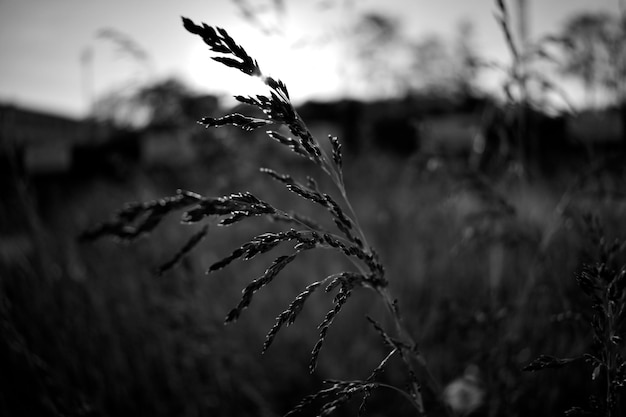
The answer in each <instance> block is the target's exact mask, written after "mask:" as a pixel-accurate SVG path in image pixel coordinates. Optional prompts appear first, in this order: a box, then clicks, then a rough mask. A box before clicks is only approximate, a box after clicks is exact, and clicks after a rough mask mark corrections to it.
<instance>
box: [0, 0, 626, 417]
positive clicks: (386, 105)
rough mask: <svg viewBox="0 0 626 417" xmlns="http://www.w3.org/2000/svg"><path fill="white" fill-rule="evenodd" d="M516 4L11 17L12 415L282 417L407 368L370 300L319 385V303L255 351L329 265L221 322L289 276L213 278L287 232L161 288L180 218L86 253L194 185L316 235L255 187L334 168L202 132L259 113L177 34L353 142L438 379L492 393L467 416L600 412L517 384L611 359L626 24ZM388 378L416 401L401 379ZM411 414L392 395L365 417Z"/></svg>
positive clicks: (366, 210)
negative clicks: (260, 203) (263, 205)
mask: <svg viewBox="0 0 626 417" xmlns="http://www.w3.org/2000/svg"><path fill="white" fill-rule="evenodd" d="M502 5H503V6H505V9H503V8H502ZM502 5H499V4H498V2H497V1H490V0H477V1H471V2H470V1H460V0H440V1H437V2H426V1H416V0H387V1H384V2H383V1H376V0H369V1H368V0H361V1H356V0H334V1H333V0H309V1H303V0H294V1H284V0H283V1H281V0H273V1H269V0H267V1H260V0H212V1H192V0H183V1H178V2H161V3H159V4H152V5H150V4H148V3H146V2H139V1H124V2H122V1H119V0H109V1H107V2H103V1H94V2H83V1H78V0H62V1H58V2H42V1H35V0H25V1H19V2H17V1H11V0H0V57H1V60H0V185H1V187H2V188H1V189H2V196H1V197H0V334H1V337H0V384H1V386H2V389H0V415H7V416H32V415H53V416H75V415H76V416H79V415H80V416H84V415H88V416H110V415H111V416H112V415H116V416H119V415H135V416H140V415H141V416H143V415H150V416H173V415H176V416H207V415H210V416H216V417H219V416H235V415H237V416H268V417H269V416H279V415H283V414H284V413H286V412H287V411H288V410H290V409H291V408H292V407H293V406H295V405H296V404H297V403H298V401H299V400H300V399H301V398H302V397H304V396H305V395H307V394H311V393H313V392H315V391H317V390H319V389H320V388H321V387H322V381H323V380H325V379H329V378H345V379H363V378H366V377H367V376H368V375H369V373H370V371H371V370H372V369H373V368H375V367H376V366H377V365H378V363H379V362H380V360H381V359H382V358H383V357H384V356H385V355H386V348H385V346H383V345H382V344H381V343H380V341H379V339H378V336H377V335H376V334H374V332H372V329H371V326H369V324H368V323H367V321H366V320H365V315H366V314H368V315H371V316H374V317H376V318H377V319H380V320H381V321H383V322H384V317H385V310H384V306H382V305H381V304H380V303H379V302H378V301H377V300H376V298H375V297H374V296H373V294H369V293H368V292H366V291H363V292H361V293H357V294H356V295H355V296H354V300H352V301H351V302H350V303H348V305H347V306H346V308H345V311H342V313H341V314H340V316H339V318H338V319H337V321H336V323H335V324H334V326H333V327H332V328H331V329H330V331H329V335H328V339H327V341H326V345H325V347H324V349H323V351H322V353H321V358H320V365H319V367H318V370H317V371H316V372H315V373H314V374H312V375H309V373H308V370H307V365H308V361H309V353H310V351H311V349H312V347H313V345H314V344H315V342H316V340H317V334H318V330H317V329H316V326H317V325H318V324H319V323H320V322H321V321H322V320H323V318H324V315H325V313H326V312H327V311H328V310H329V309H330V308H331V307H332V302H331V301H332V300H331V299H330V298H331V297H327V296H326V297H325V296H324V295H323V294H319V295H316V296H313V297H312V298H311V300H310V301H309V302H308V303H307V305H306V307H305V309H304V311H303V312H302V313H301V315H300V316H299V318H298V320H297V322H296V323H295V324H294V325H293V326H291V327H290V328H289V329H286V330H283V331H282V332H281V334H279V336H278V337H277V340H276V342H275V343H274V345H273V346H272V348H271V349H270V350H269V351H268V352H267V353H265V354H264V355H261V354H260V351H261V347H262V345H263V340H264V337H265V334H266V333H267V332H268V330H269V329H270V328H271V326H272V325H273V323H274V319H275V317H276V316H277V315H278V314H279V313H280V312H281V311H282V310H283V309H285V308H286V307H287V306H288V305H289V303H290V302H291V301H292V300H293V298H294V297H295V296H296V295H297V294H298V293H300V292H301V291H302V290H303V289H304V287H305V286H306V285H307V284H309V283H311V282H313V281H315V280H318V279H321V278H323V277H325V276H327V275H329V274H332V273H335V272H339V271H341V270H342V268H345V264H344V262H343V260H342V259H341V258H340V257H333V256H332V255H328V254H326V253H312V254H307V255H306V256H303V257H302V258H301V259H299V260H298V262H299V264H298V265H297V266H291V267H289V268H287V269H286V270H285V271H284V272H283V275H284V276H281V277H279V281H280V282H276V283H273V284H272V286H270V287H269V288H265V289H264V290H263V291H261V292H260V293H259V295H258V296H257V297H256V298H255V302H254V303H253V304H252V306H251V308H250V309H249V310H248V311H246V312H245V313H244V314H243V316H242V318H241V319H240V320H239V321H238V322H237V323H236V324H234V325H229V326H224V325H223V319H224V317H225V315H226V314H227V313H228V311H229V310H230V309H231V308H232V307H233V306H235V305H236V303H237V302H238V301H239V297H240V292H241V289H242V288H243V287H244V286H245V285H247V283H248V282H250V281H251V280H252V279H254V278H256V277H257V276H259V274H261V273H262V272H263V271H264V269H265V268H266V267H267V266H268V265H269V264H270V263H271V261H272V260H273V257H272V255H269V256H268V255H265V256H262V257H259V259H256V258H255V259H254V260H251V261H247V262H240V263H236V264H234V265H232V266H231V267H229V268H227V269H226V270H225V271H220V272H219V273H215V274H212V275H210V276H206V275H205V273H204V272H205V271H206V269H207V268H208V267H209V266H210V265H211V264H213V263H214V262H216V261H217V260H219V259H221V258H223V257H224V256H227V255H228V254H230V253H231V251H232V250H234V249H235V248H237V247H239V246H240V245H241V244H243V243H245V242H247V241H248V240H249V239H250V238H252V237H253V236H256V235H257V234H259V233H262V232H266V231H277V230H281V228H284V227H285V226H284V225H281V224H278V223H268V222H266V221H263V220H262V219H255V220H251V221H249V222H247V223H246V222H244V223H242V224H237V225H234V226H232V227H230V228H218V227H214V228H211V229H210V231H209V233H208V235H207V238H206V239H205V240H204V242H203V243H202V244H201V245H200V246H198V247H197V248H196V249H195V250H194V251H193V252H192V253H191V254H190V255H189V256H188V257H187V258H185V259H184V260H183V262H182V263H181V265H179V266H178V267H177V268H176V269H174V270H172V271H170V272H168V273H166V274H164V275H162V276H155V274H154V268H155V267H157V266H158V265H160V264H161V263H163V261H164V260H166V259H168V258H169V257H171V256H172V255H173V254H174V253H176V251H178V249H179V248H180V247H181V246H183V245H184V244H185V242H186V241H187V239H189V237H190V236H192V235H193V234H194V233H195V232H197V231H198V229H196V228H194V227H193V226H189V225H181V224H180V219H179V218H176V217H171V218H168V219H167V220H166V221H165V222H164V224H162V225H161V226H160V227H159V228H158V229H157V230H156V231H154V232H153V233H152V234H151V235H150V236H147V237H144V238H142V239H140V240H138V241H137V242H134V243H132V244H128V243H124V242H116V241H113V240H108V239H102V240H99V241H96V242H90V243H83V242H79V241H78V236H79V235H80V233H81V232H83V231H85V230H86V229H88V228H90V227H93V226H94V225H96V224H97V223H99V222H102V221H105V220H107V219H109V218H110V217H111V216H112V215H113V213H115V211H116V210H118V209H120V208H121V207H123V206H124V204H125V203H127V202H130V201H147V200H152V199H156V198H161V197H164V196H171V195H174V194H175V192H176V190H177V189H179V188H182V189H186V190H191V191H194V192H198V193H200V194H202V195H206V196H220V195H225V194H230V193H232V192H238V191H250V192H252V193H253V194H255V195H257V196H258V197H260V198H262V199H264V200H266V201H269V202H271V203H272V204H273V205H275V206H276V207H280V208H284V209H286V210H289V209H291V210H297V211H300V212H303V213H309V214H311V215H315V212H314V211H313V212H312V211H311V208H310V207H309V204H307V202H306V201H302V200H301V199H298V198H295V197H293V195H290V194H289V193H288V192H286V191H285V190H283V189H281V187H280V186H277V184H275V183H273V182H272V181H271V180H268V179H266V178H265V177H264V176H261V175H260V174H259V173H258V168H259V167H261V166H266V167H270V168H273V169H276V170H277V171H279V172H289V173H290V174H292V175H293V176H294V177H296V178H305V177H306V175H314V176H316V175H317V174H318V173H317V172H316V171H315V169H314V167H312V166H310V165H309V164H306V163H303V162H302V160H301V159H299V158H297V157H295V156H294V155H292V154H290V153H289V152H287V151H286V150H285V149H283V148H281V147H280V145H278V144H277V143H274V142H273V141H270V140H268V139H267V137H265V136H264V134H262V133H256V132H255V133H242V131H240V130H237V129H236V128H232V129H231V128H222V129H213V130H206V129H204V128H203V127H202V126H200V125H198V124H197V123H196V121H197V120H198V119H200V118H202V117H205V116H212V117H216V116H222V115H224V114H228V113H231V112H241V113H244V114H250V112H251V109H250V108H248V107H247V106H244V105H241V104H237V102H236V101H235V100H233V99H232V95H234V94H241V95H249V94H257V93H266V91H265V90H264V89H263V88H264V87H263V85H262V84H261V83H259V82H258V80H254V79H250V78H248V77H246V76H245V75H243V74H241V73H239V72H238V71H236V70H233V69H229V68H225V67H223V66H221V65H220V64H219V63H216V62H215V61H212V60H211V56H212V55H211V53H210V52H209V51H208V48H207V47H206V45H204V44H203V43H202V41H201V39H199V38H197V37H196V36H194V35H191V34H190V33H188V32H186V31H185V30H184V28H183V26H182V22H181V19H180V17H181V16H185V17H188V18H191V19H192V20H194V21H195V22H196V23H199V22H206V23H207V24H209V25H214V26H220V27H224V28H226V29H227V30H228V32H229V33H230V34H231V35H232V36H233V37H234V38H235V40H236V41H237V42H238V43H240V44H241V45H243V46H244V48H245V49H246V50H247V51H248V53H249V54H250V55H252V56H253V57H255V58H256V59H257V60H258V61H259V64H260V67H261V68H262V70H263V71H264V72H266V73H267V74H271V75H274V76H275V77H277V78H280V79H281V80H283V81H284V82H285V83H286V84H287V86H288V88H289V91H290V93H291V95H292V97H293V99H294V102H295V104H297V106H298V110H299V112H300V114H301V116H302V117H303V119H304V120H305V121H306V123H307V125H308V126H309V128H310V129H311V131H312V132H313V133H314V135H315V136H316V137H317V138H318V139H319V140H324V138H325V137H326V136H327V135H328V134H333V135H336V136H338V137H339V140H340V141H341V142H342V143H343V146H344V155H345V163H344V166H345V168H344V170H345V178H346V184H347V189H348V192H349V196H350V198H351V201H352V205H353V206H354V208H355V211H356V212H357V214H358V216H359V219H360V223H361V225H362V227H363V229H364V230H365V233H366V235H367V236H368V239H369V240H370V243H371V244H372V245H373V246H374V247H375V248H376V249H377V250H378V252H379V253H380V255H381V259H382V261H383V263H384V264H385V266H386V268H387V276H388V278H389V280H390V282H391V288H392V292H393V293H394V294H395V295H396V296H398V298H399V302H400V306H402V308H403V310H404V312H405V314H406V316H407V321H408V323H409V327H410V329H411V331H412V332H413V335H414V336H415V338H416V339H417V340H418V341H419V342H420V344H421V348H422V350H423V352H424V355H425V356H426V358H427V360H428V362H429V365H430V367H431V370H432V372H433V375H434V376H435V378H436V379H437V380H438V381H440V382H441V384H442V386H446V385H447V384H449V383H452V382H453V381H455V380H458V378H463V376H464V375H465V380H466V381H467V380H471V381H472V383H473V384H477V386H478V387H479V388H480V390H481V391H482V392H484V393H485V395H484V397H483V401H482V404H481V406H480V407H479V408H477V409H476V410H473V411H472V413H471V415H489V416H500V415H506V416H517V415H519V416H522V415H524V416H525V415H536V416H544V415H545V416H548V415H550V416H551V415H558V414H561V413H563V412H564V411H565V410H567V409H569V408H570V407H572V406H581V407H585V406H587V403H588V400H587V399H588V397H589V395H591V394H594V393H596V391H597V387H595V385H594V381H592V380H591V372H592V369H591V368H590V367H589V366H587V365H585V364H582V363H581V364H580V366H573V367H570V368H567V369H560V370H554V371H547V372H543V373H536V374H535V373H525V372H522V371H521V368H522V367H523V366H525V365H526V364H527V363H528V362H530V361H531V360H532V359H534V358H535V357H537V356H538V355H540V354H551V355H555V356H559V357H572V356H576V355H579V354H581V353H583V352H586V351H588V349H589V348H590V346H591V344H592V334H591V330H590V326H589V323H588V318H589V316H590V314H591V311H590V308H589V306H588V302H587V299H586V298H585V296H584V294H583V293H582V292H581V291H580V290H579V289H578V287H577V285H576V281H575V279H574V273H575V272H576V271H579V270H580V268H581V266H582V265H583V264H584V263H585V262H591V261H593V260H594V259H595V258H596V257H597V255H598V248H597V245H595V244H594V242H593V239H591V236H590V235H591V233H590V231H589V227H588V224H587V223H586V222H585V220H584V218H585V216H586V215H593V216H595V218H597V219H598V222H599V224H601V225H602V226H603V236H604V239H605V240H606V241H609V240H611V239H614V238H618V237H621V238H624V237H625V235H626V218H625V216H624V214H625V213H626V164H625V163H624V156H625V150H626V128H625V126H626V85H625V84H626V82H625V81H626V44H625V40H626V23H625V22H626V8H625V7H626V4H625V2H624V1H621V0H546V1H538V0H508V1H504V2H503V3H502ZM316 178H318V181H319V182H320V184H321V185H322V186H328V185H329V183H328V181H327V180H324V179H323V178H322V177H319V176H317V177H316ZM318 214H319V213H318ZM620 256H621V258H620V259H618V260H621V261H622V262H623V261H624V254H621V255H620ZM468 375H469V376H471V378H469V377H468ZM383 378H384V379H385V381H388V382H389V383H393V384H396V385H398V386H400V387H402V386H404V384H406V377H405V375H404V374H403V372H402V367H401V366H400V364H399V363H392V364H391V365H390V367H389V370H388V372H386V373H385V375H384V377H383ZM358 403H359V401H356V404H354V405H353V407H352V406H349V407H348V408H347V409H346V410H343V412H345V413H346V414H345V415H356V413H357V409H358V405H359V404H358ZM351 407H352V408H351ZM410 412H411V410H410V408H409V405H408V404H405V403H403V399H402V398H401V397H399V396H397V395H396V394H394V393H393V392H392V393H387V392H383V391H381V392H374V393H373V395H372V399H371V401H370V407H369V409H368V411H367V412H366V415H372V416H376V415H381V416H382V415H410V414H409V413H410Z"/></svg>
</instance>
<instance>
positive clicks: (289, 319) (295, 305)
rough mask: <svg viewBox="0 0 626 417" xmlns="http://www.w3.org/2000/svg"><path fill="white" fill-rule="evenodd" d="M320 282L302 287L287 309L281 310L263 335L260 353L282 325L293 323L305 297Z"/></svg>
mask: <svg viewBox="0 0 626 417" xmlns="http://www.w3.org/2000/svg"><path fill="white" fill-rule="evenodd" d="M321 284H322V281H316V282H314V283H312V284H310V285H308V286H307V287H306V288H305V289H304V291H302V292H301V293H300V294H298V296H297V297H296V298H295V299H294V300H293V301H292V302H291V304H289V307H287V310H285V311H283V312H282V313H280V314H279V315H278V317H276V322H275V323H274V326H272V328H271V329H270V331H269V332H268V333H267V336H265V342H264V343H263V350H262V353H265V352H266V351H267V349H269V347H270V346H271V344H272V342H273V341H274V338H275V337H276V335H277V334H278V332H279V331H280V329H281V327H282V326H283V325H285V326H290V325H291V324H293V322H294V321H295V320H296V318H297V317H298V314H300V311H302V308H303V307H304V303H305V302H306V300H307V298H309V296H310V295H311V294H313V292H315V290H316V289H317V288H318V287H319V286H320V285H321Z"/></svg>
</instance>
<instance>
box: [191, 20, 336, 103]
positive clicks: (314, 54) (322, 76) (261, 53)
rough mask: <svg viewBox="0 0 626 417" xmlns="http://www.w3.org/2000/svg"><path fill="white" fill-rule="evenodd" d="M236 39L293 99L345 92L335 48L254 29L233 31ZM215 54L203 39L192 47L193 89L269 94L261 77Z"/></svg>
mask: <svg viewBox="0 0 626 417" xmlns="http://www.w3.org/2000/svg"><path fill="white" fill-rule="evenodd" d="M229 33H230V34H231V36H233V38H234V39H235V41H237V42H238V43H239V44H240V45H242V46H243V47H244V48H245V49H246V51H247V52H248V53H249V54H250V56H252V57H253V58H255V59H256V60H257V61H258V63H259V66H260V67H261V70H262V71H263V75H265V76H271V77H273V78H276V79H280V80H282V81H283V82H284V83H285V84H286V85H287V87H288V89H289V93H290V95H291V98H292V100H293V101H294V102H302V101H305V100H308V99H314V98H315V99H325V98H331V97H335V96H339V95H341V94H342V93H345V91H344V90H342V83H341V80H340V78H341V77H340V75H339V74H338V73H337V66H338V60H337V58H338V55H339V54H338V53H337V52H336V48H334V49H333V48H329V49H330V50H324V51H322V50H319V49H315V50H314V49H311V48H298V47H294V46H293V45H290V43H289V41H287V40H286V39H285V38H283V37H280V36H265V35H263V34H260V33H258V32H257V31H255V30H254V29H247V30H245V29H244V30H240V31H232V32H230V31H229ZM212 56H215V54H214V53H213V52H211V51H210V50H209V49H208V47H207V46H206V45H205V44H204V43H202V42H195V43H194V44H193V46H192V47H191V48H190V50H189V64H188V66H187V71H186V74H185V75H186V77H188V79H189V80H190V81H191V83H192V85H193V87H194V88H197V89H200V90H205V91H210V92H214V93H218V94H225V95H233V94H236V95H255V94H260V93H263V94H266V93H267V86H265V85H264V84H263V81H262V79H261V78H259V77H250V76H247V75H245V74H243V73H241V72H239V71H237V70H235V69H233V68H228V67H225V66H224V65H221V64H220V63H218V62H215V61H213V60H212V59H211V57H212Z"/></svg>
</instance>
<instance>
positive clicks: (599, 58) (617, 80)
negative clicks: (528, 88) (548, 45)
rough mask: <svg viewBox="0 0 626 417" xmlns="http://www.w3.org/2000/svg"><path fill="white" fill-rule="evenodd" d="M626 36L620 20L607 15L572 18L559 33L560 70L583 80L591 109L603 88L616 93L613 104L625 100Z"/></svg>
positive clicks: (583, 14)
mask: <svg viewBox="0 0 626 417" xmlns="http://www.w3.org/2000/svg"><path fill="white" fill-rule="evenodd" d="M625 34H626V31H625V30H624V21H623V19H619V18H617V17H615V16H612V15H609V14H606V13H581V14H577V15H574V16H572V17H571V18H570V19H569V20H568V21H567V22H566V24H565V26H564V28H563V30H562V34H561V35H562V41H563V42H562V45H563V52H564V53H565V62H564V63H563V68H562V69H563V71H564V72H565V73H568V74H571V75H574V76H576V77H579V78H580V79H581V80H582V82H583V84H584V87H585V90H586V93H587V105H588V106H590V107H594V106H595V101H596V97H595V94H596V93H597V90H598V89H599V88H602V87H604V88H607V90H608V91H609V92H610V91H615V93H616V94H617V96H616V97H615V99H616V101H618V102H619V101H623V99H624V97H623V96H624V92H623V91H620V90H623V87H621V86H620V84H623V81H622V79H623V78H624V76H625V75H626V72H625V70H626V68H625V67H626V66H625V62H624V60H625V57H624V55H625V53H626V48H625V47H624V40H625ZM620 87H621V88H620Z"/></svg>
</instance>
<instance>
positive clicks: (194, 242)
mask: <svg viewBox="0 0 626 417" xmlns="http://www.w3.org/2000/svg"><path fill="white" fill-rule="evenodd" d="M208 231H209V225H204V226H203V227H202V229H200V230H199V231H198V232H196V233H194V234H193V235H192V236H191V237H190V238H189V240H188V241H187V243H185V245H184V246H183V247H182V248H181V249H180V250H179V251H178V252H176V254H175V255H174V256H173V257H172V258H171V259H170V260H168V261H167V262H165V263H163V264H162V265H161V266H159V267H158V268H157V270H156V274H157V275H163V274H164V273H165V272H167V271H169V270H170V269H172V268H173V267H175V266H176V265H178V264H179V263H180V261H181V260H182V259H183V258H184V257H185V256H187V254H189V252H191V251H192V250H193V248H195V247H196V246H198V244H199V243H200V242H202V240H203V239H204V237H205V236H206V235H207V232H208Z"/></svg>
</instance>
